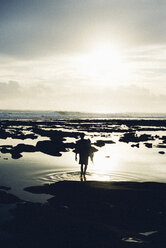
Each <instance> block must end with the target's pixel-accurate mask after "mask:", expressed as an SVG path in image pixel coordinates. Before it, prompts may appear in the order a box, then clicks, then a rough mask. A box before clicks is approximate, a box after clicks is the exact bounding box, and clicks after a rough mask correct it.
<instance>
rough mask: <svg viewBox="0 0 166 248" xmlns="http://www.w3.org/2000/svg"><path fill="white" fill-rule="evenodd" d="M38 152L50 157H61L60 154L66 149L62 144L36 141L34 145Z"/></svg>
mask: <svg viewBox="0 0 166 248" xmlns="http://www.w3.org/2000/svg"><path fill="white" fill-rule="evenodd" d="M36 148H37V149H38V151H40V152H43V153H46V154H48V155H52V156H61V155H62V154H61V153H60V152H65V151H66V148H65V146H64V144H63V142H58V143H56V142H53V141H50V140H44V141H38V142H37V144H36Z"/></svg>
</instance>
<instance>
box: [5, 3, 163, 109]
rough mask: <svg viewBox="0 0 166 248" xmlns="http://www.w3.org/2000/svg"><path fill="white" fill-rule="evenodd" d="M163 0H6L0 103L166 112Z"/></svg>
mask: <svg viewBox="0 0 166 248" xmlns="http://www.w3.org/2000/svg"><path fill="white" fill-rule="evenodd" d="M165 30H166V1H165V0H139V1H138V0H0V109H30V110H65V111H66V110H69V111H88V112H91V111H93V112H124V111H125V112H131V111H132V112H133V111H134V112H165V106H166V87H165V86H166V32H165Z"/></svg>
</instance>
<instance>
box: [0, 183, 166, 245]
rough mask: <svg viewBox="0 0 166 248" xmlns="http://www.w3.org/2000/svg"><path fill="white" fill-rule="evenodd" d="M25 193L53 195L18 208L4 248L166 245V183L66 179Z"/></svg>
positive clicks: (9, 227) (0, 240)
mask: <svg viewBox="0 0 166 248" xmlns="http://www.w3.org/2000/svg"><path fill="white" fill-rule="evenodd" d="M25 190H26V191H29V192H32V193H47V194H51V195H53V197H52V198H51V199H49V200H48V203H46V204H39V203H20V204H18V205H17V208H15V209H14V210H13V211H12V214H13V216H14V219H13V220H12V221H10V222H8V223H6V224H5V225H4V226H3V227H1V229H2V230H3V231H5V232H8V234H9V236H10V238H7V239H0V244H1V246H2V247H14V248H15V247H17V248H19V247H20V248H21V247H25V248H27V247H35V248H36V247H58V248H59V247H63V248H64V247H66V248H67V247H72V248H73V247H74V248H76V247H82V248H84V247H88V248H92V247H95V248H96V247H103V248H105V247H106V248H107V247H109V248H122V247H123V248H128V247H132V248H136V247H141V248H142V247H143V248H158V247H160V248H164V247H166V241H165V231H166V225H165V224H166V218H165V217H166V185H165V184H158V183H124V182H122V183H120V182H119V183H106V182H74V181H73V182H71V181H64V182H58V183H56V184H50V185H48V184H47V185H44V186H35V187H29V188H26V189H25ZM147 233H148V235H147ZM149 233H150V234H149Z"/></svg>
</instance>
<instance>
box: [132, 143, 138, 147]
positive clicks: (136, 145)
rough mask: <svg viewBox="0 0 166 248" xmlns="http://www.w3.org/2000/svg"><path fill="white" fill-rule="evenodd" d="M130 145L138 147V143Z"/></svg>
mask: <svg viewBox="0 0 166 248" xmlns="http://www.w3.org/2000/svg"><path fill="white" fill-rule="evenodd" d="M131 147H137V148H139V143H137V144H132V145H131Z"/></svg>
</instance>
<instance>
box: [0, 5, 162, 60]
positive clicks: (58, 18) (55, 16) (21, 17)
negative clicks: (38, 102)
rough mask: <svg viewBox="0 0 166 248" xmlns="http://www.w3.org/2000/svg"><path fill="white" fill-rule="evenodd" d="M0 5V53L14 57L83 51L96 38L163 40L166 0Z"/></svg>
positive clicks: (128, 43) (128, 41)
mask: <svg viewBox="0 0 166 248" xmlns="http://www.w3.org/2000/svg"><path fill="white" fill-rule="evenodd" d="M0 9H1V12H2V15H0V37H1V38H0V53H4V54H10V55H12V56H22V57H26V58H27V57H31V58H32V57H34V56H45V55H47V54H53V53H67V52H74V51H79V50H80V49H81V50H84V49H85V50H86V49H87V48H88V47H89V45H90V42H91V41H92V44H93V43H95V42H96V39H99V40H100V39H106V40H107V42H115V43H116V42H117V43H118V42H119V43H121V45H126V46H128V47H130V46H131V45H133V46H139V45H149V44H163V43H165V42H166V35H165V29H166V17H165V11H166V2H165V0H158V1H156V0H147V1H145V0H139V1H137V0H125V1H124V0H116V1H115V0H112V1H105V0H103V1H99V0H92V1H88V0H86V1H85V0H81V1H76V0H70V1H69V0H62V1H52V0H48V1H44V0H41V1H37V0H35V1H32V0H31V1H27V0H24V1H21V3H20V1H18V0H15V1H10V0H6V1H1V2H0Z"/></svg>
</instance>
